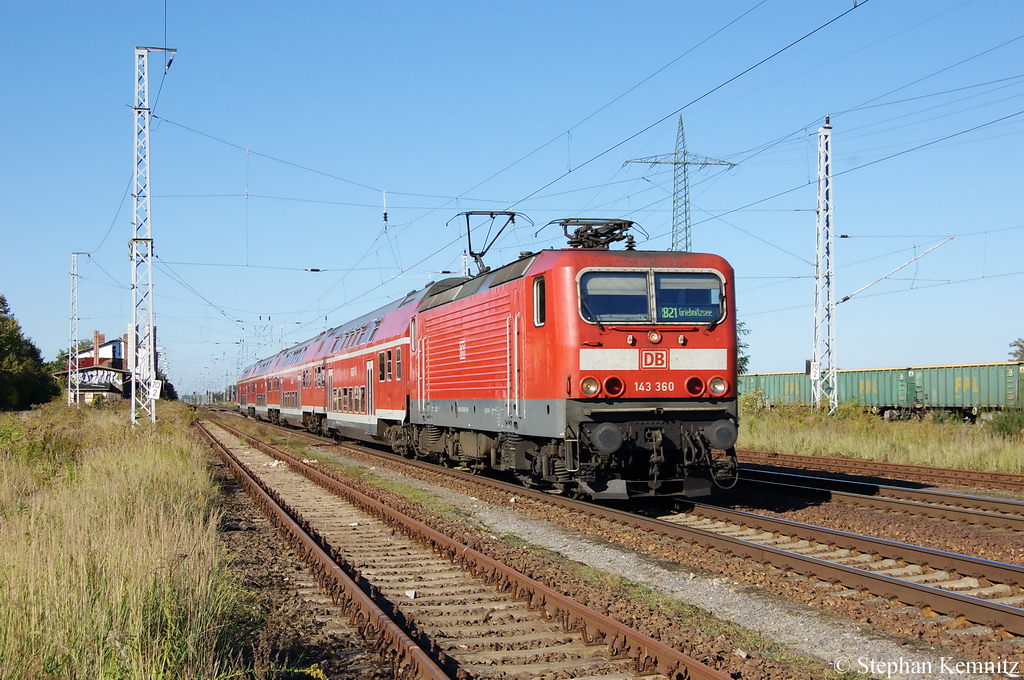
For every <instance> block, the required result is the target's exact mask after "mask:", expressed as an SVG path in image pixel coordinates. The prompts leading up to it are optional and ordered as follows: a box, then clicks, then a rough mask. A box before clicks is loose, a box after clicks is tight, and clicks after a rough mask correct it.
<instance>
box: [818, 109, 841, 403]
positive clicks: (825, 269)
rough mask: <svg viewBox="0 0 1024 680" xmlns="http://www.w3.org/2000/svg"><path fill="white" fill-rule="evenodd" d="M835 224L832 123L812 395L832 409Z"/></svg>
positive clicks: (823, 161)
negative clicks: (833, 251)
mask: <svg viewBox="0 0 1024 680" xmlns="http://www.w3.org/2000/svg"><path fill="white" fill-rule="evenodd" d="M833 243H834V234H833V224H832V125H831V124H830V123H829V117H828V116H825V125H823V126H822V127H821V128H819V129H818V208H817V247H816V254H815V259H814V347H813V354H812V356H813V357H814V358H813V359H812V360H811V399H812V400H813V401H814V404H815V407H817V408H820V407H821V405H822V404H823V403H824V402H826V401H827V402H828V413H829V415H832V414H834V413H835V412H836V410H837V409H838V408H839V390H838V389H837V381H836V370H837V365H836V356H835V348H836V336H835V316H836V299H835V293H834V292H833V284H834V279H835V266H834V264H833V262H832V248H833Z"/></svg>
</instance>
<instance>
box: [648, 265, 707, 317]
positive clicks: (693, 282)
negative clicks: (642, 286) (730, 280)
mask: <svg viewBox="0 0 1024 680" xmlns="http://www.w3.org/2000/svg"><path fill="white" fill-rule="evenodd" d="M721 300H722V281H721V279H719V278H718V277H717V276H715V275H714V274H709V273H693V274H675V273H655V274H654V303H655V310H656V312H657V321H664V322H668V323H672V322H675V323H679V322H684V323H689V322H699V323H711V322H713V321H716V320H717V319H718V318H719V317H720V316H721V314H722V303H721Z"/></svg>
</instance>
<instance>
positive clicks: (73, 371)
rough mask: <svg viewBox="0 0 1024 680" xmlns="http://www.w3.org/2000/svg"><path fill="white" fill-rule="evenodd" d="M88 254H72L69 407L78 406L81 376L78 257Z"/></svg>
mask: <svg viewBox="0 0 1024 680" xmlns="http://www.w3.org/2000/svg"><path fill="white" fill-rule="evenodd" d="M79 255H88V253H71V328H70V333H69V334H68V367H67V368H68V406H71V404H75V405H76V406H77V405H78V386H79V384H80V382H79V378H81V374H80V372H79V369H78V256H79Z"/></svg>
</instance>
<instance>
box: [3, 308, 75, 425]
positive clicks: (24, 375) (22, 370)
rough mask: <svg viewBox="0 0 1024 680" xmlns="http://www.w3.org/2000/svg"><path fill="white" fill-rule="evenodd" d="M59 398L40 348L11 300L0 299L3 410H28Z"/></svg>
mask: <svg viewBox="0 0 1024 680" xmlns="http://www.w3.org/2000/svg"><path fill="white" fill-rule="evenodd" d="M58 394H60V388H59V387H58V386H57V383H56V381H54V379H53V377H52V376H51V375H50V374H49V373H48V372H47V371H46V367H45V366H44V365H43V357H42V355H41V354H40V352H39V348H38V347H36V346H35V345H34V344H32V341H31V340H29V339H28V338H26V337H25V336H24V334H23V333H22V331H21V324H19V323H18V320H17V319H15V318H14V316H13V315H12V314H11V308H10V306H9V305H8V304H7V298H5V297H4V296H3V295H0V410H4V411H10V410H15V411H17V410H22V409H27V408H29V407H30V406H32V405H33V404H42V403H45V402H47V401H49V400H50V399H52V398H54V397H56V396H57V395H58Z"/></svg>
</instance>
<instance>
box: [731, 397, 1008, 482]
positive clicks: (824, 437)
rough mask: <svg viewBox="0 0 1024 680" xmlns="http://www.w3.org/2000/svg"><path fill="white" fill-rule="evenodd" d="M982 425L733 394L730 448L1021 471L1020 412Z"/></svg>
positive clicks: (858, 408) (999, 417)
mask: <svg viewBox="0 0 1024 680" xmlns="http://www.w3.org/2000/svg"><path fill="white" fill-rule="evenodd" d="M980 422H983V423H984V425H976V424H971V423H962V422H959V421H956V420H943V419H941V418H937V417H926V418H924V419H921V420H906V421H887V420H884V419H882V418H880V417H878V416H876V415H872V414H870V413H867V412H865V411H864V410H863V409H861V408H860V407H858V406H854V405H850V404H842V405H840V407H839V410H838V413H837V414H836V415H835V416H832V417H828V416H826V415H823V414H822V413H821V412H819V411H815V410H813V409H811V408H810V407H807V406H796V405H779V406H776V407H775V408H772V409H770V410H769V409H767V408H764V407H763V406H762V405H761V404H760V402H759V401H758V400H757V399H756V395H744V396H743V397H741V399H740V437H739V441H738V442H737V443H736V446H737V447H738V448H745V449H758V450H768V451H781V452H784V453H795V454H802V455H809V456H836V457H841V458H858V459H863V460H872V461H885V462H891V463H909V464H915V465H929V466H934V467H950V468H956V469H960V470H986V471H996V472H1015V473H1020V472H1024V459H1022V457H1021V455H1020V451H1021V448H1022V447H1024V433H1022V432H1021V429H1020V428H1021V427H1024V415H1022V414H1021V413H1020V412H1018V411H1007V412H1005V413H1004V414H1000V415H997V416H996V418H995V419H994V420H992V421H988V422H986V421H980Z"/></svg>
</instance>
